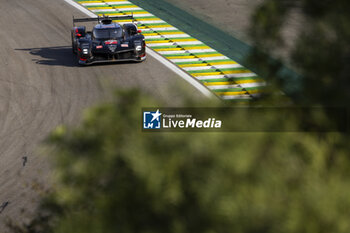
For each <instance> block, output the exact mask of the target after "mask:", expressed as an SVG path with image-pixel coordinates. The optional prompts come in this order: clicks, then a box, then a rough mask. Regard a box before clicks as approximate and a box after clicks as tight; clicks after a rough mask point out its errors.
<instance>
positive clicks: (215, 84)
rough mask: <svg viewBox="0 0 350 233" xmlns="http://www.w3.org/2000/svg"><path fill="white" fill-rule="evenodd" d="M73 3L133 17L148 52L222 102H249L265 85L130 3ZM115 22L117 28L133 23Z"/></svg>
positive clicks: (91, 0)
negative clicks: (178, 69) (153, 53)
mask: <svg viewBox="0 0 350 233" xmlns="http://www.w3.org/2000/svg"><path fill="white" fill-rule="evenodd" d="M68 1H71V0H68ZM72 1H73V0H72ZM74 1H75V2H76V3H79V4H80V5H81V6H83V7H85V8H86V9H88V10H89V11H91V12H92V13H94V14H96V15H99V16H103V15H106V16H122V15H131V14H132V15H133V16H134V23H136V24H137V26H138V28H139V29H140V30H141V31H142V34H143V35H144V36H145V39H146V44H147V47H148V48H150V49H152V50H154V51H155V52H157V53H158V54H160V55H161V56H163V57H164V58H166V59H167V60H169V61H170V62H172V63H173V64H175V65H177V66H178V67H179V68H181V69H182V70H183V71H185V72H186V73H188V74H189V75H190V76H191V77H192V78H193V79H194V80H196V81H197V82H199V83H201V84H202V85H204V86H205V87H206V88H208V89H209V90H211V91H212V92H213V93H214V94H215V95H217V96H218V97H220V98H221V99H224V100H234V101H249V100H251V99H253V98H255V97H257V96H259V95H260V94H261V93H262V91H263V88H264V86H265V85H266V83H265V81H264V80H263V79H262V78H260V77H258V75H257V74H255V73H253V72H252V71H250V70H249V69H246V68H245V67H243V66H242V65H240V64H239V63H237V62H236V61H234V60H232V59H230V58H229V57H228V56H226V55H224V54H221V53H219V52H217V51H216V50H215V49H213V48H211V47H209V46H207V45H206V44H204V43H203V42H201V41H200V40H199V39H197V38H194V37H192V36H191V35H189V34H187V33H184V32H182V31H181V30H179V29H178V28H176V27H174V26H172V25H170V24H168V23H167V22H165V21H164V20H162V19H160V18H158V17H156V16H155V15H153V14H152V13H150V12H148V11H145V10H144V9H142V8H141V7H139V6H137V5H135V4H133V3H132V2H129V1H125V0H99V1H94V0H84V1H81V0H74ZM115 21H116V22H118V23H120V24H123V23H129V22H132V20H115Z"/></svg>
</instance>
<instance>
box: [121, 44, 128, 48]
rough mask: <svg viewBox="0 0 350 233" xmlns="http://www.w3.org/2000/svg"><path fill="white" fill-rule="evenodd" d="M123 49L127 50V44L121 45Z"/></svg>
mask: <svg viewBox="0 0 350 233" xmlns="http://www.w3.org/2000/svg"><path fill="white" fill-rule="evenodd" d="M121 46H122V47H123V48H128V47H129V44H122V45H121Z"/></svg>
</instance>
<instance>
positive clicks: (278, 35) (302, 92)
mask: <svg viewBox="0 0 350 233" xmlns="http://www.w3.org/2000/svg"><path fill="white" fill-rule="evenodd" d="M292 11H294V12H297V14H299V17H300V18H302V19H303V23H302V25H301V26H300V27H299V30H298V32H297V33H298V34H299V36H298V39H297V41H295V43H294V45H293V48H291V53H290V54H289V56H288V57H287V58H284V59H283V58H280V59H282V62H286V60H288V61H290V62H291V65H292V66H293V67H294V68H295V69H296V71H297V72H298V73H300V75H301V76H302V79H298V82H299V84H298V85H297V86H298V89H296V88H294V89H293V88H290V86H296V80H295V79H294V78H293V77H291V76H289V75H288V74H281V71H282V66H281V65H280V64H279V63H281V61H280V62H276V61H274V62H271V60H268V59H266V57H267V56H266V54H271V53H273V51H276V50H278V49H281V48H282V49H283V48H284V46H285V43H284V42H285V41H284V39H289V38H283V36H282V34H283V33H282V32H283V30H285V29H286V25H287V24H286V22H287V21H288V20H289V19H290V17H291V14H290V13H291V12H292ZM349 12H350V2H349V1H347V0H332V1H330V0H322V1H320V0H293V1H290V0H265V1H264V2H263V3H262V5H261V6H260V7H259V8H258V9H257V10H256V12H255V14H254V16H253V17H252V28H251V36H252V38H253V40H254V43H255V47H256V51H255V52H254V53H253V54H252V56H251V58H250V60H251V61H250V62H251V63H253V64H255V65H256V66H257V67H258V68H259V67H260V69H258V70H259V71H260V74H261V75H263V76H264V77H266V78H267V79H269V81H270V82H272V83H274V84H275V85H276V86H277V87H279V88H282V89H283V90H285V91H286V92H287V93H288V92H291V91H290V89H293V91H292V92H293V94H294V96H293V97H294V99H295V100H296V102H297V103H299V104H321V105H328V106H330V105H331V106H348V103H349V100H350V92H349V88H350V75H349V74H350V14H349ZM258 51H259V52H258ZM283 60H284V61H283Z"/></svg>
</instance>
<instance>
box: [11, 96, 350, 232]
mask: <svg viewBox="0 0 350 233" xmlns="http://www.w3.org/2000/svg"><path fill="white" fill-rule="evenodd" d="M159 105H160V104H159V103H158V102H156V101H154V100H152V99H150V98H148V97H147V96H144V95H142V94H140V93H139V92H137V91H123V92H119V93H118V94H116V96H115V99H114V101H112V102H110V103H106V104H103V105H100V106H98V107H95V108H92V109H90V110H88V111H87V112H86V113H85V117H84V120H83V122H82V124H81V125H80V126H79V127H77V128H76V129H69V128H67V127H65V126H60V127H58V128H57V129H56V130H55V131H54V132H53V133H52V135H51V136H50V138H49V139H48V141H47V145H48V146H49V148H53V150H52V151H53V153H52V154H51V155H50V157H51V159H52V160H53V169H54V170H53V174H54V182H53V185H52V191H51V194H50V195H49V196H48V197H46V198H45V199H44V200H43V202H42V205H41V207H40V208H39V209H38V211H37V214H36V215H35V216H34V217H33V220H32V221H31V222H30V223H28V224H27V225H22V226H16V224H14V223H10V226H11V228H12V230H13V232H15V233H114V232H115V233H141V232H143V233H150V232H152V233H187V232H206V233H214V232H218V233H219V232H220V233H223V232H230V233H231V232H234V233H300V232H303V233H330V232H332V233H348V232H350V222H349V218H350V212H349V209H350V198H349V197H350V187H349V185H348V184H349V182H350V158H349V157H348V145H347V141H346V140H345V139H344V137H342V135H340V134H336V133H333V134H324V135H316V134H311V133H145V132H142V131H141V115H142V113H141V108H142V107H145V106H148V107H149V106H159ZM219 105H220V104H219ZM236 117H239V118H242V117H244V115H239V116H232V115H231V116H227V118H226V119H223V121H225V120H226V121H235V119H236ZM261 121H262V122H266V123H271V122H269V118H266V119H261ZM276 123H277V124H279V122H276ZM290 124H293V121H290Z"/></svg>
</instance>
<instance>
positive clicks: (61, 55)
mask: <svg viewBox="0 0 350 233" xmlns="http://www.w3.org/2000/svg"><path fill="white" fill-rule="evenodd" d="M15 50H17V51H28V52H29V53H30V54H31V55H33V56H36V58H33V59H32V61H33V62H35V63H36V64H40V65H48V66H65V67H79V66H80V65H79V64H78V59H77V56H76V55H75V54H73V53H72V47H70V46H56V47H43V48H23V49H15ZM127 63H133V62H116V63H98V64H94V66H99V65H112V64H127Z"/></svg>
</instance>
